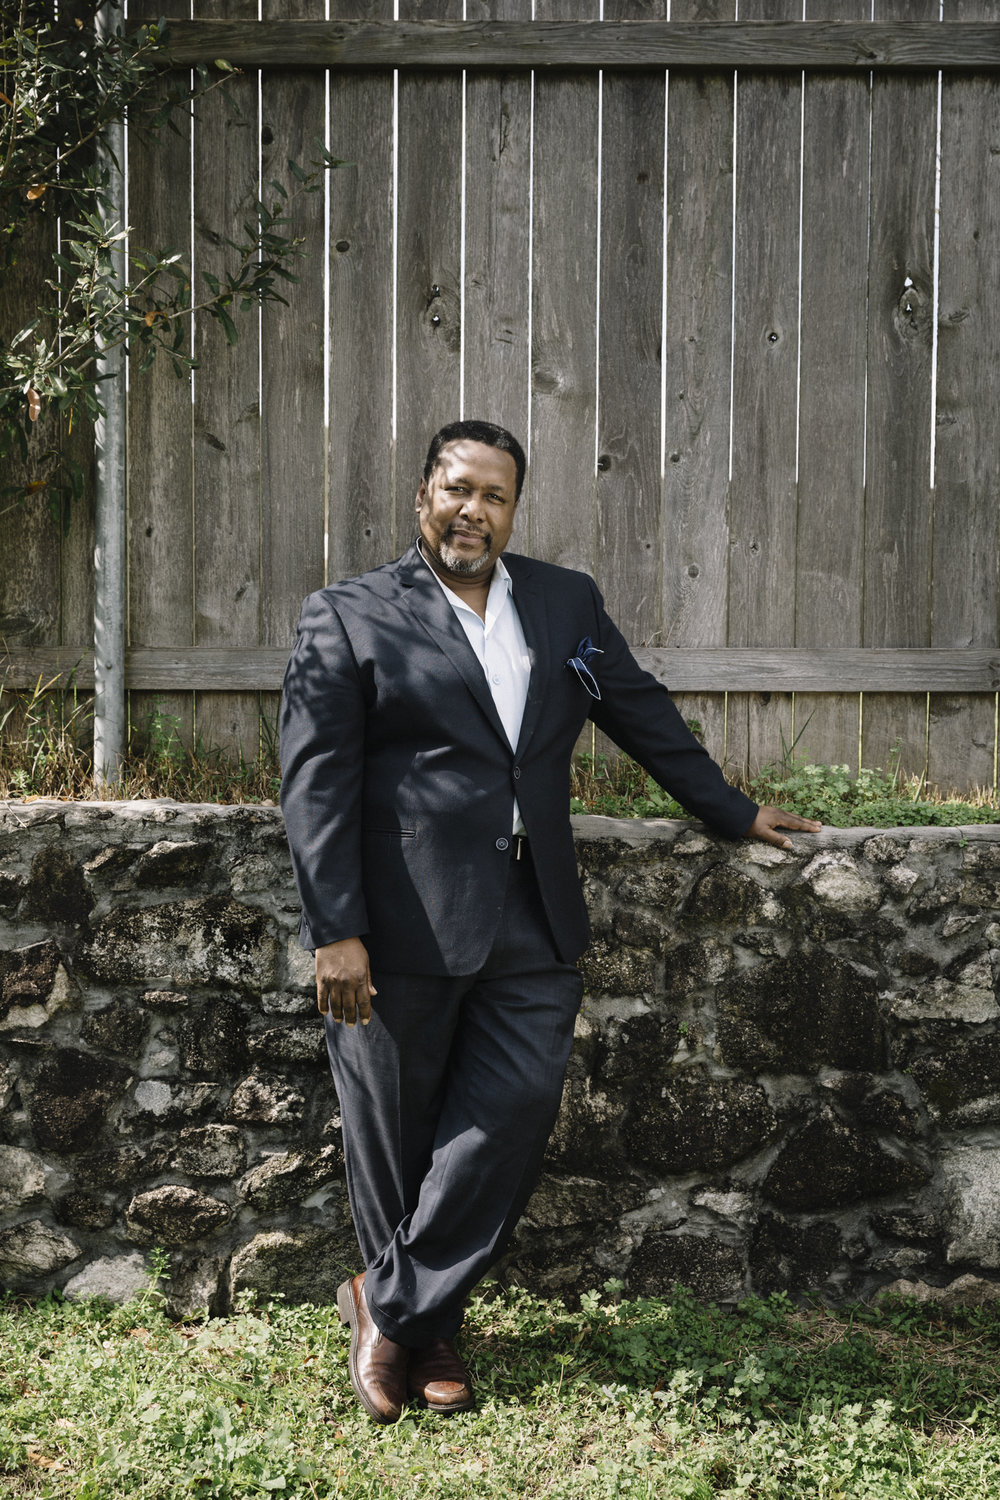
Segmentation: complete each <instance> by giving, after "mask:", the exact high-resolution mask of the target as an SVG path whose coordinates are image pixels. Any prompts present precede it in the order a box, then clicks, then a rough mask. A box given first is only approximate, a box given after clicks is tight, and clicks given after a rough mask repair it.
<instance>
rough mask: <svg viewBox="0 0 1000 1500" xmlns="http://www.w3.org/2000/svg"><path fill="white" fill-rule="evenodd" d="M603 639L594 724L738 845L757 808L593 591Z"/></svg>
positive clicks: (597, 669) (596, 664) (596, 671)
mask: <svg viewBox="0 0 1000 1500" xmlns="http://www.w3.org/2000/svg"><path fill="white" fill-rule="evenodd" d="M591 586H592V587H593V590H594V594H595V596H596V598H595V603H596V607H597V612H598V620H599V624H598V636H597V638H596V639H595V642H594V644H595V645H597V646H599V647H600V648H601V650H602V651H603V653H604V654H603V656H601V657H600V659H599V661H596V662H594V664H593V669H594V675H595V677H596V678H597V682H598V685H599V687H600V690H601V699H600V701H599V702H598V701H596V700H595V702H594V704H593V706H592V708H591V712H590V717H591V718H592V719H593V721H594V723H595V724H596V725H597V727H598V728H599V729H601V730H603V732H604V733H605V734H606V735H608V736H609V737H610V738H611V739H613V740H614V742H615V744H616V745H619V746H620V747H621V748H622V749H623V750H624V751H625V752H626V754H627V755H631V756H632V758H633V759H634V760H637V761H638V762H639V764H640V765H641V766H643V767H644V768H645V769H646V770H647V771H648V772H649V773H650V775H651V776H654V777H655V778H656V780H657V781H658V782H659V783H660V785H661V786H662V787H665V788H666V790H667V791H668V792H669V793H670V795H671V796H672V797H676V799H677V801H678V802H680V803H681V805H682V806H683V807H686V808H687V810H688V812H691V813H694V815H695V816H696V817H698V818H701V819H702V820H703V821H704V822H705V823H707V824H708V825H709V826H710V827H711V828H714V829H715V830H716V831H717V832H718V833H722V834H725V835H726V837H728V838H740V837H741V836H742V835H743V834H744V833H746V831H747V829H748V828H749V827H750V824H751V823H752V822H753V820H754V818H755V817H756V816H757V804H756V802H752V801H751V800H750V798H749V797H746V796H744V794H743V793H742V792H741V791H738V790H737V788H736V787H734V786H730V784H729V782H728V781H727V780H726V778H725V777H724V776H723V774H722V771H721V769H720V768H719V766H718V765H717V764H716V763H715V761H714V760H713V759H712V757H711V756H710V755H709V753H708V751H707V750H706V749H705V747H704V745H701V744H699V742H698V741H697V740H696V739H695V737H694V735H693V734H692V733H691V731H690V729H688V727H687V725H686V724H685V722H684V720H683V718H682V717H681V715H680V713H679V712H678V710H677V706H676V704H675V703H674V701H673V699H672V698H671V696H670V694H669V692H668V691H667V689H666V688H665V687H664V686H663V685H662V683H659V682H657V680H656V678H655V677H653V676H652V674H651V673H649V672H646V671H644V670H643V669H642V667H640V666H639V663H638V662H637V661H636V659H635V657H634V656H633V655H632V653H631V651H630V650H629V648H628V645H627V644H626V641H625V638H624V636H623V635H622V633H621V631H620V630H619V629H618V627H617V626H616V625H615V624H614V622H613V621H612V620H611V619H610V617H609V616H608V614H607V612H606V611H605V609H604V601H603V600H602V598H601V596H600V593H599V592H598V590H597V586H596V584H592V585H591Z"/></svg>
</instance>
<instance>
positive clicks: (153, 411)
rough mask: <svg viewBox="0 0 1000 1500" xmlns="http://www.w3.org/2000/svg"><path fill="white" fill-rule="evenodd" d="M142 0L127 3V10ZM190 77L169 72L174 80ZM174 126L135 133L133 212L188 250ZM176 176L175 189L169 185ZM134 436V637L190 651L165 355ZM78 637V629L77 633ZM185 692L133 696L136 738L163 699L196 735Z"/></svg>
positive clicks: (187, 463)
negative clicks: (149, 135) (155, 132)
mask: <svg viewBox="0 0 1000 1500" xmlns="http://www.w3.org/2000/svg"><path fill="white" fill-rule="evenodd" d="M134 10H135V7H130V11H129V14H130V17H132V16H133V11H134ZM156 17H157V7H156V4H155V0H146V3H145V4H144V5H143V7H142V9H141V10H140V11H136V12H135V14H134V19H135V20H137V21H138V20H155V19H156ZM187 82H188V79H187V77H186V76H185V77H184V78H183V79H181V78H180V77H177V78H172V79H168V80H167V84H166V87H168V88H170V87H173V86H176V85H177V84H179V83H183V84H185V85H186V84H187ZM174 125H175V127H176V129H174V130H171V129H163V130H161V131H160V132H159V133H158V135H157V136H156V137H155V138H154V139H152V140H146V139H144V138H143V137H142V135H141V134H139V133H138V132H136V131H131V132H130V133H129V219H130V222H131V226H132V231H133V243H134V244H135V245H138V246H142V247H145V248H148V249H151V250H153V251H164V250H165V251H171V252H177V253H179V254H181V255H182V256H183V258H184V263H185V264H187V263H188V260H189V257H190V247H191V122H190V119H189V118H188V117H186V116H185V114H184V112H183V111H182V110H178V111H176V113H175V115H174ZM166 183H169V184H170V189H169V191H165V190H164V185H165V184H166ZM183 322H184V344H183V347H184V352H185V353H189V352H190V349H191V319H190V318H189V317H188V318H185V319H184V320H183ZM128 406H129V430H130V434H131V439H132V440H131V441H130V442H129V443H128V448H127V459H128V549H129V591H128V594H129V598H128V604H129V612H128V644H129V645H130V646H133V647H134V646H139V647H147V646H162V647H176V648H182V649H187V648H189V647H191V646H193V645H194V531H193V511H192V486H193V466H192V443H193V436H194V434H193V426H192V409H191V379H190V375H189V374H187V373H185V374H183V375H182V376H180V377H178V375H177V374H176V373H175V372H174V369H173V367H172V365H171V364H170V361H169V360H168V359H167V357H166V355H164V354H161V355H159V356H158V357H157V360H156V363H155V364H154V365H153V367H152V369H150V370H148V371H147V372H146V373H145V374H143V375H140V374H139V373H138V372H137V371H135V370H133V371H132V373H131V379H130V381H129V394H128ZM79 638H80V637H77V639H79ZM177 686H178V689H179V690H178V691H176V692H171V693H169V694H167V695H164V694H162V693H161V694H158V695H156V696H154V695H151V694H148V693H142V692H138V691H136V692H132V693H130V696H129V722H130V729H131V741H132V743H133V744H134V745H136V746H137V747H139V746H141V745H142V743H143V741H144V739H145V735H146V730H147V727H148V724H149V719H150V715H151V714H152V713H153V712H154V710H155V709H156V708H157V707H159V708H161V709H162V711H163V712H164V713H166V714H169V715H170V716H171V717H172V718H173V719H176V720H177V723H178V725H179V728H180V733H181V735H182V737H183V739H184V740H185V741H186V742H189V741H190V739H191V736H192V734H193V732H194V694H193V692H190V691H186V687H187V685H186V684H183V683H179V684H178V685H177Z"/></svg>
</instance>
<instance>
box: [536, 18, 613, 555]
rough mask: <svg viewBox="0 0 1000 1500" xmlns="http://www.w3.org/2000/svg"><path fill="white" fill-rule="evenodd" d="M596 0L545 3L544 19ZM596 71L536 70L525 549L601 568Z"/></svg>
mask: <svg viewBox="0 0 1000 1500" xmlns="http://www.w3.org/2000/svg"><path fill="white" fill-rule="evenodd" d="M581 9H582V10H583V12H584V13H585V14H590V15H594V16H596V15H597V0H544V4H543V3H542V0H539V3H538V4H537V5H536V11H535V13H536V15H537V16H538V17H539V20H540V21H549V20H556V19H559V18H561V17H564V16H565V15H566V14H567V12H568V11H570V10H572V11H577V12H578V11H579V10H581ZM597 119H598V80H597V78H596V77H581V76H580V75H578V74H576V75H566V76H565V77H561V76H553V75H551V74H545V75H536V77H535V155H534V168H533V177H534V203H535V216H534V231H535V232H534V244H533V246H532V272H533V297H534V307H533V314H532V339H533V346H532V350H531V373H532V395H531V434H530V442H531V447H530V456H531V481H530V494H529V506H530V510H529V513H528V516H527V517H526V520H527V527H526V528H523V529H522V531H521V535H522V536H525V537H526V538H527V550H528V551H529V552H530V553H531V554H532V556H534V557H541V558H544V559H545V560H546V561H547V562H555V563H562V564H564V565H565V566H566V567H571V568H579V569H581V570H583V571H584V572H589V573H593V571H594V568H595V562H596V557H595V552H596V490H595V475H594V459H595V450H594V443H595V426H594V424H595V420H596V403H597V381H596V360H597V312H596V300H597V143H598V130H597Z"/></svg>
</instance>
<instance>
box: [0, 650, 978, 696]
mask: <svg viewBox="0 0 1000 1500" xmlns="http://www.w3.org/2000/svg"><path fill="white" fill-rule="evenodd" d="M635 654H636V657H637V658H638V660H639V661H640V663H641V664H642V665H643V666H644V667H645V668H646V670H647V671H649V672H652V674H653V676H654V677H656V678H657V679H658V680H659V681H660V682H664V683H666V685H667V686H668V687H670V688H671V689H672V690H673V691H674V692H678V693H680V692H698V693H724V692H730V693H861V692H864V693H995V692H997V691H1000V649H998V650H975V649H971V648H970V649H965V650H955V651H948V650H937V649H934V650H913V651H908V650H885V651H883V650H868V649H861V648H858V649H851V650H833V651H823V650H813V649H812V648H811V647H803V646H800V647H790V648H788V649H785V650H778V649H775V650H771V649H765V648H760V649H758V648H757V647H755V646H719V647H710V648H708V649H706V650H704V651H681V650H674V649H673V648H671V647H661V648H659V649H655V650H654V649H650V648H647V647H640V648H637V650H636V652H635ZM287 660H288V651H287V649H286V648H285V647H277V646H276V647H271V646H262V647H259V648H257V649H256V650H239V649H237V650H232V649H226V648H222V647H214V646H205V647H196V648H192V649H190V650H176V651H174V650H171V649H169V648H165V647H157V648H147V647H133V648H131V649H130V650H128V651H127V652H126V653H125V680H126V683H127V685H128V687H129V688H131V689H132V690H133V691H142V692H188V691H198V692H202V693H204V692H208V693H211V692H227V693H233V692H248V693H252V692H276V691H277V690H278V689H279V688H280V687H281V679H282V675H283V673H284V670H285V663H286V662H287ZM597 676H598V678H600V667H599V666H598V669H597ZM38 684H40V685H41V686H42V687H43V688H44V687H59V686H73V685H75V686H76V687H80V688H91V687H93V684H94V653H93V650H92V648H90V647H83V646H80V647H72V646H62V647H43V646H30V647H15V648H14V649H13V650H10V651H8V652H6V653H2V654H0V686H2V687H5V688H8V689H13V688H17V689H29V690H30V689H32V688H34V687H35V686H36V685H38Z"/></svg>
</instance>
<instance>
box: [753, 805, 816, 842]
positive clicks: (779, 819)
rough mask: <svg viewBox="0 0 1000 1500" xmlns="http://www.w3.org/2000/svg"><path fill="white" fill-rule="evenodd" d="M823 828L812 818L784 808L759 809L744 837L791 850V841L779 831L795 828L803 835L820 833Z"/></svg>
mask: <svg viewBox="0 0 1000 1500" xmlns="http://www.w3.org/2000/svg"><path fill="white" fill-rule="evenodd" d="M822 827H823V825H822V823H817V822H815V821H814V820H813V819H812V818H800V817H799V815H798V813H791V812H785V810H784V808H782V807H759V808H758V809H757V816H756V817H755V818H754V820H753V822H752V823H751V824H750V827H749V828H748V829H747V831H746V833H745V834H744V835H743V836H744V838H748V839H762V840H763V841H764V843H765V844H775V845H776V846H777V847H778V848H779V849H791V847H792V841H791V839H786V838H785V837H784V835H783V834H780V833H778V832H777V831H776V830H777V829H779V828H794V829H797V830H798V831H799V832H801V833H819V831H820V829H821V828H822Z"/></svg>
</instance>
